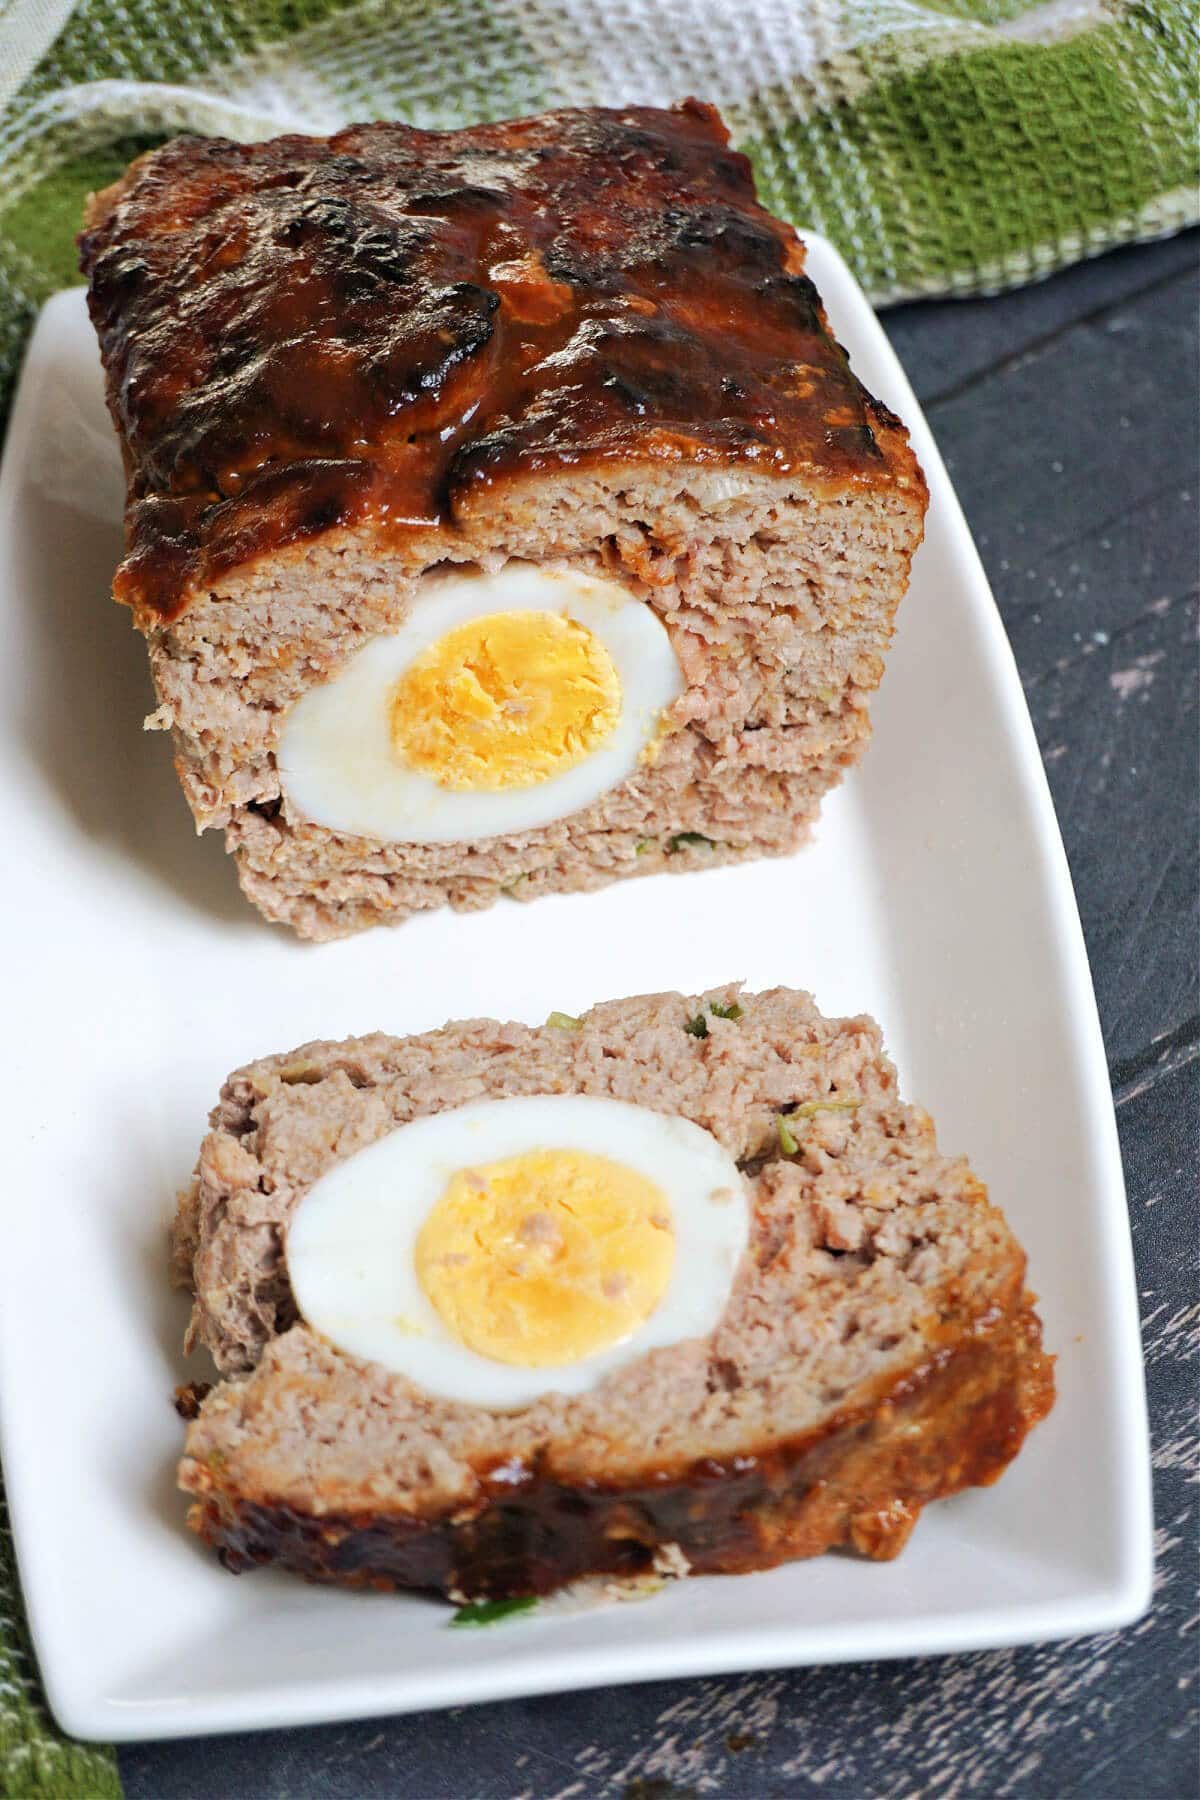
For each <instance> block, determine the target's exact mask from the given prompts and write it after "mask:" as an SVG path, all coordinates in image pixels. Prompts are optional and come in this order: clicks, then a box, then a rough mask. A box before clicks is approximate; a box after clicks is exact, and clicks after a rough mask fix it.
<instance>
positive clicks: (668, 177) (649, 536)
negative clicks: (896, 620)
mask: <svg viewBox="0 0 1200 1800" xmlns="http://www.w3.org/2000/svg"><path fill="white" fill-rule="evenodd" d="M80 246H81V256H82V266H83V269H84V271H85V273H86V274H87V277H88V281H89V296H88V298H89V305H90V309H91V315H92V319H93V321H94V323H95V327H96V331H97V333H98V336H99V340H100V348H101V352H102V356H103V362H104V368H105V372H106V376H107V389H108V401H109V407H110V410H111V413H112V417H113V420H114V423H115V425H116V428H117V431H118V433H119V436H120V439H121V443H122V446H123V451H124V457H125V465H126V470H127V476H128V501H127V509H126V553H125V557H124V560H123V562H122V563H121V566H120V568H119V570H118V572H117V575H116V580H115V589H114V591H115V594H116V597H117V599H118V600H120V601H122V602H124V603H125V604H127V605H128V606H129V607H130V608H131V609H132V613H133V619H134V622H135V624H136V625H137V627H138V628H139V630H141V631H142V632H143V633H144V635H145V638H146V641H147V645H148V649H149V656H150V665H151V669H152V672H153V677H154V683H155V687H156V690H157V697H158V706H157V709H156V711H155V712H154V713H153V714H152V715H151V717H150V719H149V720H148V721H147V723H148V725H150V726H152V727H154V728H158V729H164V730H169V731H170V733H171V735H172V738H173V741H174V749H175V763H176V768H177V770H178V773H179V778H180V780H181V782H182V785H183V789H184V792H185V794H186V796H187V799H188V802H189V804H190V806H191V809H192V812H193V814H194V816H195V819H196V823H197V826H198V828H199V829H201V830H204V829H207V828H210V827H213V828H218V829H222V830H223V831H224V833H225V841H226V845H227V848H228V849H229V850H230V851H231V852H232V853H233V855H234V856H235V858H236V861H237V867H238V873H239V878H240V881H241V884H242V887H243V888H244V890H245V892H246V893H247V895H248V896H249V897H250V899H251V900H253V901H254V903H255V904H256V905H257V906H258V907H259V908H260V909H261V910H262V911H263V912H264V913H265V914H266V916H267V917H268V918H270V919H273V920H279V921H282V922H284V923H287V924H289V925H291V926H292V927H293V928H294V929H295V930H296V931H297V932H299V933H300V935H301V936H304V937H308V938H328V937H334V936H338V935H340V934H343V933H347V932H351V931H355V930H357V929H359V928H361V927H363V926H366V925H370V924H374V923H376V922H379V921H389V922H397V921H400V920H403V919H405V918H407V917H408V916H410V915H411V914H413V913H415V912H417V911H419V910H421V909H423V908H428V907H435V906H440V905H443V904H445V903H449V904H450V905H451V906H454V907H457V908H463V909H469V908H475V907H481V906H486V905H489V904H490V903H491V902H492V901H494V900H495V899H496V897H497V896H498V895H499V894H501V893H502V892H507V893H510V894H512V895H514V896H515V897H516V898H518V899H531V898H533V897H535V896H537V895H540V894H542V893H546V892H548V891H561V890H570V889H582V888H591V887H594V886H596V885H598V884H600V883H603V882H607V881H610V880H612V879H614V878H616V877H619V876H624V875H631V874H642V873H648V872H651V871H654V870H663V869H666V870H673V871H680V870H684V869H689V868H695V867H701V866H709V865H712V864H714V863H720V862H727V861H731V860H738V859H742V858H747V857H754V856H762V855H775V854H780V853H785V852H789V851H791V850H792V849H793V848H794V847H795V846H796V845H797V844H798V843H800V842H801V841H802V839H803V838H804V836H805V835H806V832H807V830H808V828H809V825H810V822H811V821H812V819H813V818H814V816H815V814H816V812H817V809H818V806H819V802H820V800H821V797H822V795H823V794H824V793H825V792H826V791H827V790H828V789H829V788H830V787H831V786H832V785H833V784H834V783H835V782H836V781H837V780H838V779H839V778H840V775H841V773H842V772H843V771H844V770H845V769H846V768H847V767H848V766H849V765H850V764H851V763H852V762H853V761H854V760H855V759H856V758H857V756H858V755H859V754H860V752H861V751H862V749H863V746H864V744H865V742H866V739H867V735H868V730H869V725H868V716H867V702H868V699H869V696H870V694H871V692H872V691H873V689H874V688H875V687H876V685H877V684H878V682H879V679H880V676H881V673H882V670H883V662H884V653H885V651H886V649H887V646H888V642H889V639H890V636H891V632H892V624H893V617H894V614H895V612H896V607H897V605H898V603H899V601H900V598H901V596H902V594H903V592H904V590H905V586H906V584H907V580H908V573H909V564H910V561H911V558H912V555H913V551H914V550H915V548H916V546H917V544H918V542H919V540H920V537H921V533H922V529H923V518H924V511H925V505H926V498H927V496H926V488H925V484H924V480H923V477H922V475H921V471H920V469H919V467H918V466H917V463H916V461H915V459H914V457H913V454H912V451H911V450H910V448H909V445H908V441H907V437H906V434H905V431H904V429H903V427H902V426H901V424H900V422H899V421H898V420H897V419H896V418H895V417H894V416H893V415H892V414H891V413H890V412H889V411H888V410H887V408H886V407H885V406H883V405H881V404H880V403H879V402H878V401H877V400H874V399H873V398H872V397H871V396H870V394H868V393H867V392H866V391H865V390H864V389H863V387H862V386H861V384H860V383H859V382H858V381H857V379H856V378H855V376H854V374H853V373H852V372H851V370H850V367H849V363H848V360H847V357H846V354H845V352H844V351H843V350H842V349H841V347H840V346H839V345H838V344H837V343H836V342H835V341H834V339H833V337H832V336H831V334H830V331H829V327H828V323H827V320H826V317H825V314H824V311H823V309H822V306H821V302H820V299H819V297H818V295H817V293H816V291H815V289H814V287H813V285H812V283H811V281H809V280H808V278H807V277H806V275H805V273H804V249H803V246H802V244H801V242H800V241H799V239H798V238H797V237H796V235H795V233H794V232H793V231H792V230H791V228H790V227H789V226H787V225H785V224H783V223H781V222H780V221H779V220H778V219H776V218H773V217H772V216H771V215H770V214H769V213H767V212H766V211H764V209H763V208H762V207H760V206H759V205H758V203H757V201H756V199H755V193H754V184H753V179H752V175H751V170H750V165H749V163H748V161H747V160H746V158H745V157H744V156H741V155H739V154H737V153H735V152H734V151H733V150H731V149H730V148H729V145H728V140H727V134H726V131H725V129H724V127H723V125H722V123H721V121H720V118H719V116H718V115H717V114H716V112H715V111H714V110H713V109H712V108H711V107H709V106H705V105H702V104H700V103H698V102H696V101H686V102H684V103H683V104H682V105H680V106H678V107H676V108H673V109H671V110H669V111H668V110H658V109H654V108H648V107H631V108H629V109H626V110H622V111H604V110H578V111H563V112H557V113H548V114H546V115H545V116H543V117H540V118H533V119H523V120H517V121H513V122H509V123H506V124H497V125H480V126H474V127H472V128H470V129H467V130H461V131H449V132H423V131H419V130H414V129H410V128H409V127H407V126H404V125H393V124H376V125H363V126H355V127H352V128H350V129H348V130H345V131H342V132H339V133H338V134H337V135H336V136H334V137H331V138H328V139H324V138H305V137H283V138H278V139H276V140H274V141H272V142H268V143H258V144H235V143H231V142H227V141H225V140H222V139H204V138H186V139H183V138H181V139H178V140H176V141H174V142H171V143H168V144H167V145H165V146H164V147H163V148H161V149H158V150H155V151H153V152H151V153H150V154H148V155H145V156H143V157H141V158H139V160H138V161H136V162H135V163H134V164H133V165H132V166H131V167H130V169H129V170H128V171H127V173H126V174H125V175H124V176H123V177H122V178H121V179H120V180H119V181H118V182H117V183H116V184H115V185H114V186H113V187H111V188H109V189H107V190H106V191H105V192H103V193H101V194H98V195H96V196H93V198H92V200H91V201H90V203H89V208H88V213H87V220H86V229H85V231H84V233H83V235H82V237H81V239H80ZM506 574H507V575H510V576H513V577H514V578H515V579H516V582H517V585H516V586H515V587H514V586H513V585H511V584H510V585H509V586H505V585H504V584H503V583H501V584H500V586H498V587H497V586H496V585H495V578H496V577H498V576H501V575H506ZM547 574H549V575H550V576H552V577H553V578H554V581H555V582H557V583H558V584H559V585H558V587H556V588H555V587H551V588H547V587H546V586H545V584H544V583H543V584H542V586H540V587H539V586H538V581H537V577H539V576H545V575H547ZM531 578H533V579H532V585H531ZM572 582H575V584H576V586H577V585H578V583H579V582H583V583H584V585H585V586H586V585H587V584H588V583H591V584H595V583H597V582H598V583H600V587H599V588H594V591H593V589H589V591H592V592H593V599H594V601H595V605H594V608H593V612H592V614H589V615H587V616H586V617H585V616H584V615H583V614H579V616H576V613H573V612H571V606H572V605H573V604H574V602H572V601H571V599H570V596H571V594H572V593H573V592H574V589H573V587H572ZM448 583H450V584H452V587H453V592H452V593H451V594H450V597H449V599H447V594H446V591H445V590H446V588H447V584H448ZM522 584H523V585H522ZM564 584H565V585H564ZM518 591H519V592H520V593H524V594H527V595H529V594H532V595H534V599H532V600H529V601H528V604H526V602H524V601H515V600H514V599H513V595H514V594H515V593H517V592H518ZM471 593H474V594H475V595H476V612H477V613H479V614H481V615H482V616H485V617H486V618H487V619H488V620H489V628H488V630H487V631H484V630H482V628H479V629H475V630H467V629H465V628H463V629H459V628H458V627H459V625H460V623H461V622H460V618H459V612H461V609H462V608H463V607H464V606H467V605H468V601H469V598H470V594H471ZM555 593H557V594H558V595H559V597H560V599H562V607H565V608H566V611H567V613H568V614H569V615H570V617H571V619H572V621H573V636H571V639H570V642H569V643H567V644H566V645H565V648H564V645H563V644H562V643H559V642H558V640H557V639H555V640H554V641H553V642H551V638H550V636H549V635H548V634H549V633H550V627H549V626H547V625H546V622H545V620H544V619H542V620H540V621H538V622H536V624H535V626H534V627H533V628H532V636H531V635H530V627H529V621H528V617H527V614H528V612H529V610H530V608H533V609H534V610H536V609H537V607H538V606H539V605H541V606H549V608H550V610H552V611H553V610H554V607H553V604H552V600H553V595H554V594H555ZM548 594H549V595H550V596H551V599H549V600H548V599H547V595H548ZM596 594H599V596H600V598H599V599H598V600H597V599H595V595H596ZM539 595H540V599H538V598H537V596H539ZM564 595H565V596H566V598H562V597H563V596H564ZM580 604H582V603H580ZM605 606H607V607H608V608H609V610H613V609H614V608H615V609H616V610H617V611H620V610H621V608H622V607H623V608H624V611H625V614H626V615H628V617H629V618H631V619H632V620H633V623H634V624H635V625H637V624H639V623H640V626H641V628H642V631H641V637H640V638H639V639H638V643H639V644H642V645H645V644H651V643H652V644H653V645H656V646H657V653H658V656H659V662H660V663H661V668H660V671H659V673H660V676H661V679H660V680H659V681H658V683H657V685H655V684H654V683H650V685H649V687H647V688H646V689H645V691H644V692H643V690H642V687H641V686H639V681H640V680H641V677H639V676H637V674H636V671H638V670H644V667H645V666H648V653H647V654H643V653H642V652H641V651H640V650H635V652H633V653H631V658H630V659H627V664H622V663H621V661H620V658H619V657H617V658H616V661H615V663H614V665H613V666H611V667H610V666H609V664H608V663H607V662H606V661H605V659H604V656H603V654H601V653H598V652H596V646H595V643H594V641H593V640H594V638H595V635H596V632H595V631H592V633H591V636H590V637H588V634H587V630H586V628H587V626H588V620H589V618H590V619H591V622H592V625H593V626H596V620H597V618H598V617H599V614H600V613H603V610H604V608H605ZM456 607H457V608H458V609H459V612H455V610H454V609H455V608H456ZM447 608H448V609H449V610H446V609H447ZM597 608H598V609H599V613H598V612H597V610H596V609H597ZM560 610H562V608H560ZM514 611H516V612H519V613H520V614H521V616H522V618H523V619H524V622H525V623H524V631H525V635H524V636H522V635H521V634H520V632H517V634H516V636H515V637H514V638H513V639H512V642H511V644H510V650H511V654H510V655H509V656H508V660H507V663H505V659H504V657H503V656H501V655H500V651H499V649H498V648H497V644H496V642H495V641H494V640H495V638H496V619H497V617H498V616H504V617H505V618H508V616H509V614H511V613H512V612H514ZM443 619H445V620H447V621H449V624H450V625H453V626H454V627H455V629H447V630H441V628H440V622H441V621H443ZM509 624H510V625H511V619H510V620H509ZM514 629H515V628H514ZM555 629H557V627H556V628H555ZM596 629H597V630H598V629H599V627H598V626H596ZM405 633H407V634H408V635H407V636H405V635H404V634H405ZM561 635H562V634H561V633H560V637H561ZM585 639H586V641H585ZM485 640H486V641H485ZM413 643H416V644H417V649H415V650H414V649H413V648H412V645H413ZM500 649H503V646H500ZM418 651H421V652H424V653H425V655H426V664H427V663H428V658H430V657H432V658H433V660H434V662H435V663H437V664H438V668H437V669H435V670H433V671H432V672H431V671H430V669H429V668H428V667H427V666H426V665H422V668H421V669H418V670H417V671H416V675H415V676H414V681H417V685H418V686H420V685H421V683H422V682H424V686H423V687H421V692H420V693H419V694H416V696H415V698H414V694H413V693H412V692H410V693H409V696H408V698H409V701H410V702H411V704H409V705H408V708H407V714H406V715H405V716H403V717H402V716H401V714H399V713H397V711H396V693H397V691H398V690H397V688H396V682H397V681H399V679H400V677H401V676H402V675H403V674H404V673H405V671H406V670H407V669H408V668H409V664H410V660H411V657H412V656H418ZM560 651H563V655H560V654H559V652H560ZM567 652H569V653H570V654H569V655H568V654H566V653H567ZM594 652H595V653H596V654H593V653H594ZM614 654H615V653H614ZM564 655H565V656H566V661H565V662H564ZM588 656H591V657H592V661H591V662H590V663H587V658H588ZM572 658H573V659H574V660H572ZM406 659H409V660H406ZM418 660H419V656H418ZM649 660H653V659H652V658H649ZM585 664H586V668H587V669H590V670H591V672H592V675H595V671H596V669H597V668H598V667H600V665H603V668H602V670H601V673H602V676H603V679H602V680H600V677H597V678H596V679H597V680H598V681H599V682H600V688H602V689H603V694H602V695H601V697H600V698H597V694H598V693H599V688H597V687H596V684H595V682H592V681H591V678H590V677H589V679H588V680H586V681H583V682H582V685H581V684H579V683H576V684H575V686H572V684H571V681H570V679H568V673H565V672H564V671H569V669H574V670H575V672H576V673H579V672H580V670H584V672H585V673H586V669H585ZM368 665H370V667H371V668H372V669H374V670H375V671H376V674H377V676H378V679H377V682H376V685H375V687H374V688H372V689H371V691H370V695H369V697H368V698H364V694H365V692H366V690H365V689H363V688H362V687H361V686H360V685H359V683H360V678H365V673H366V671H367V669H368ZM631 670H632V671H633V673H631ZM426 677H428V680H426ZM410 686H411V684H410ZM334 687H336V691H337V696H338V697H337V698H335V699H333V700H330V701H329V709H331V711H330V710H328V709H327V712H328V716H332V714H338V716H339V718H340V724H339V725H338V726H337V731H338V732H340V736H336V733H335V736H336V742H334V740H333V739H331V738H330V736H329V734H328V731H325V727H324V726H323V725H322V724H321V723H320V721H318V719H317V714H318V713H319V712H321V706H323V705H325V701H324V700H323V701H322V702H321V703H320V705H318V704H317V703H315V702H314V700H313V695H314V692H315V691H317V690H325V689H333V688H334ZM556 709H557V710H556ZM402 712H403V709H402ZM322 718H325V719H326V722H327V714H322ZM621 720H624V721H625V723H626V725H627V726H628V727H629V732H630V733H632V738H631V741H630V743H629V744H626V745H625V748H624V749H623V750H621V751H620V753H619V754H618V751H617V748H616V736H615V735H614V734H616V733H617V730H618V724H619V722H620V721H621ZM323 732H324V735H322V733H323ZM368 739H369V740H370V744H371V756H372V757H373V758H374V761H373V763H372V769H373V774H372V775H371V777H370V778H369V779H368V778H367V777H366V776H364V775H363V774H362V772H361V769H359V768H358V764H359V762H360V761H361V757H360V755H359V753H360V751H362V749H363V746H364V744H365V743H366V742H367V740H368ZM501 739H503V741H504V743H505V744H506V745H507V746H508V749H509V750H511V751H513V756H512V757H511V758H510V759H509V760H508V761H507V762H504V759H503V758H502V757H501V758H499V759H498V756H497V754H496V745H497V743H498V742H499V741H500V740H501ZM525 751H529V752H530V754H529V755H528V756H525V755H524V752H525ZM610 751H611V752H612V754H611V755H610V754H609V752H610ZM533 752H537V754H534V753H533ZM356 771H357V772H356ZM368 790H369V791H368ZM413 795H415V796H416V798H415V799H413V798H412V796H413Z"/></svg>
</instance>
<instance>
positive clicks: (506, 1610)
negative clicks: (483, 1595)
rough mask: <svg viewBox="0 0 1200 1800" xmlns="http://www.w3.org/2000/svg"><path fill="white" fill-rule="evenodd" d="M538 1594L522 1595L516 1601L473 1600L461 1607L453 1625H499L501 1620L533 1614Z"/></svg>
mask: <svg viewBox="0 0 1200 1800" xmlns="http://www.w3.org/2000/svg"><path fill="white" fill-rule="evenodd" d="M536 1605H537V1595H536V1594H521V1595H519V1596H518V1597H517V1598H516V1599H515V1600H472V1601H471V1602H470V1603H469V1605H467V1606H460V1607H459V1609H458V1611H457V1612H456V1613H455V1615H454V1617H453V1618H452V1619H451V1621H450V1623H451V1625H498V1624H499V1623H500V1621H501V1619H515V1618H516V1617H517V1616H518V1614H520V1613H527V1612H532V1611H533V1609H534V1607H535V1606H536Z"/></svg>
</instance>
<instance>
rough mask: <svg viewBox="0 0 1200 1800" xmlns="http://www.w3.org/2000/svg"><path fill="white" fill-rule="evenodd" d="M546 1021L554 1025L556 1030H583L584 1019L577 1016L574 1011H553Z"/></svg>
mask: <svg viewBox="0 0 1200 1800" xmlns="http://www.w3.org/2000/svg"><path fill="white" fill-rule="evenodd" d="M546 1023H547V1025H553V1027H554V1029H555V1030H556V1031H582V1030H583V1020H582V1019H577V1018H575V1016H574V1015H573V1014H572V1013H560V1012H552V1013H551V1014H550V1016H549V1018H548V1019H547V1020H546Z"/></svg>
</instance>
